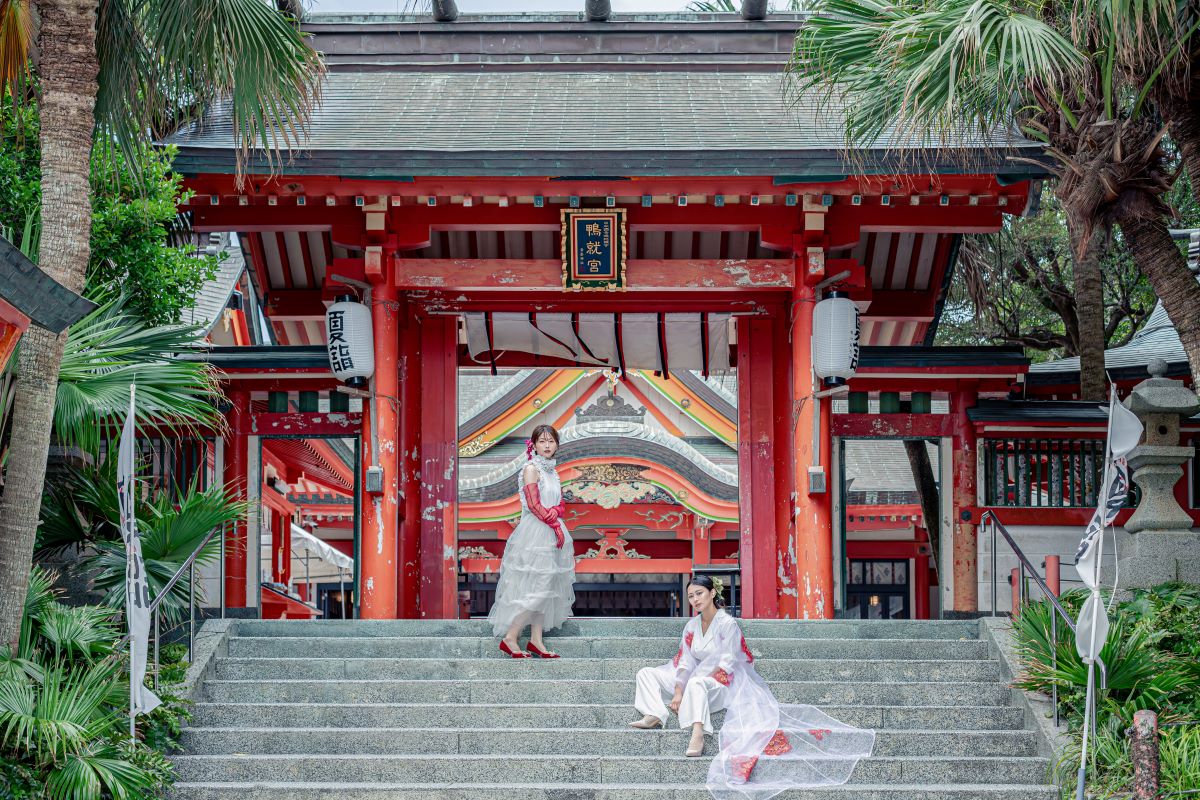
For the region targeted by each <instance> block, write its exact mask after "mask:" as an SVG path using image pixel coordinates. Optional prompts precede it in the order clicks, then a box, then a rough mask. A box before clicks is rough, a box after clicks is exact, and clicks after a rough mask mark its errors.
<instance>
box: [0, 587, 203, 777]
mask: <svg viewBox="0 0 1200 800" xmlns="http://www.w3.org/2000/svg"><path fill="white" fill-rule="evenodd" d="M52 583H53V581H52V578H51V576H49V575H47V574H46V573H44V572H43V571H41V570H40V569H38V568H36V567H35V568H34V571H33V573H32V575H31V576H30V582H29V590H28V592H27V594H26V601H25V611H24V615H23V619H22V625H21V635H20V641H19V645H18V648H17V652H16V653H15V654H8V653H2V654H0V777H3V778H4V783H3V788H2V790H0V800H3V798H14V799H15V798H20V799H21V800H26V798H28V799H29V800H102V798H114V800H120V799H121V798H129V799H130V800H134V799H135V798H145V797H160V796H162V795H163V793H164V792H165V791H166V789H167V788H169V785H170V781H171V768H170V765H169V764H168V763H167V761H166V760H165V758H164V757H163V755H162V754H161V753H159V752H157V751H155V750H153V749H151V748H150V747H148V746H147V743H146V742H137V743H131V742H130V741H129V740H128V732H127V727H126V725H127V719H128V717H127V713H128V712H127V706H126V703H127V702H128V697H129V688H128V686H129V684H128V677H127V676H126V675H125V672H124V667H123V664H122V662H121V660H120V659H119V658H117V657H115V656H114V655H113V654H112V646H113V642H114V641H115V640H116V638H117V636H118V634H119V631H118V630H117V628H116V627H115V626H114V625H113V622H112V620H113V618H114V617H115V616H116V615H115V614H114V612H113V611H112V610H111V609H105V608H93V607H87V606H85V607H78V608H72V607H67V606H64V605H62V604H61V603H59V602H58V600H57V598H56V597H55V595H54V593H53V591H52V589H51V585H52ZM175 655H178V653H175ZM166 699H167V703H166V704H165V706H164V707H163V709H162V710H161V713H159V712H158V711H156V714H157V715H158V718H159V721H154V720H153V719H152V720H151V721H150V722H149V723H147V722H143V723H142V724H143V726H144V727H145V728H147V730H152V731H153V732H154V742H155V743H156V744H157V745H160V746H167V745H169V744H171V743H172V742H173V741H174V740H173V738H172V736H171V733H170V732H171V731H172V730H174V731H176V732H177V730H178V719H181V718H186V707H185V706H183V705H182V704H180V703H177V702H174V701H175V700H176V699H177V698H174V696H173V695H169V694H168V695H167V698H166ZM163 721H167V722H163ZM164 730H166V733H163V731H164ZM175 735H177V733H176V734H175Z"/></svg>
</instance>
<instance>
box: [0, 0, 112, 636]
mask: <svg viewBox="0 0 1200 800" xmlns="http://www.w3.org/2000/svg"><path fill="white" fill-rule="evenodd" d="M97 2H98V0H42V2H40V3H38V12H39V15H40V22H41V26H40V29H39V32H38V51H39V54H40V57H39V63H38V81H39V86H40V89H41V97H40V99H39V101H38V110H39V111H40V114H41V133H40V136H39V138H40V143H41V148H42V164H41V167H42V216H41V223H42V231H41V242H40V246H39V250H38V262H39V266H40V267H41V268H42V269H43V270H44V271H45V272H46V273H48V274H49V275H51V276H52V277H53V278H54V279H55V280H57V281H58V282H59V283H62V284H63V285H65V286H67V287H68V288H70V289H74V290H75V291H80V290H82V288H83V282H84V277H85V275H86V272H87V264H88V256H89V255H90V251H91V248H90V242H89V238H90V236H91V227H92V207H91V193H90V185H89V181H88V177H89V165H90V159H91V152H92V131H93V129H94V127H95V107H96V88H97V83H96V81H97V74H98V73H99V66H98V64H97V60H96V8H97ZM65 343H66V333H63V334H62V335H60V336H55V335H53V334H51V333H48V332H47V331H44V330H42V329H41V328H37V327H35V326H31V327H30V328H29V330H28V331H27V332H26V334H25V336H24V337H23V338H22V340H21V357H20V360H19V362H18V380H17V386H16V401H15V403H14V405H13V415H12V431H13V434H12V437H11V444H10V449H9V454H8V465H7V470H6V475H5V485H4V497H3V499H2V500H0V642H2V643H6V644H8V645H9V646H10V647H11V646H12V645H14V644H15V643H16V640H17V637H18V635H19V631H20V623H21V612H22V608H23V606H24V603H25V587H26V584H27V582H28V578H29V568H30V565H31V564H32V562H33V545H34V537H35V535H36V534H37V526H38V512H39V510H40V509H41V504H42V482H43V480H44V478H45V476H46V455H47V452H48V451H49V448H50V429H51V425H52V423H53V419H54V396H55V391H56V389H57V386H58V369H59V364H60V362H61V361H62V354H63V346H64V345H65Z"/></svg>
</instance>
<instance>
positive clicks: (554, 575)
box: [488, 455, 575, 636]
mask: <svg viewBox="0 0 1200 800" xmlns="http://www.w3.org/2000/svg"><path fill="white" fill-rule="evenodd" d="M531 461H532V463H533V465H534V466H535V467H537V470H538V493H539V495H540V496H541V500H542V506H544V507H545V508H550V507H552V506H556V505H558V504H559V503H560V502H561V501H562V483H561V482H560V481H559V479H558V472H557V471H556V470H555V462H554V461H552V460H550V459H548V458H543V457H542V456H540V455H534V456H533V458H532V459H531ZM522 469H524V468H523V467H522ZM523 483H524V481H523V480H522V477H521V474H520V473H517V496H518V497H520V498H521V521H520V522H518V523H517V527H516V528H515V529H514V530H513V532H512V535H511V536H509V537H508V542H507V543H506V544H505V546H504V558H503V559H502V560H501V562H500V580H499V582H498V583H497V584H496V601H495V603H493V604H492V610H491V611H490V612H489V613H488V620H489V621H490V622H491V623H492V632H493V633H494V634H495V635H496V636H503V635H504V634H505V633H506V632H507V631H508V629H509V628H510V627H511V626H512V625H513V624H514V623H516V624H519V625H521V626H525V625H528V624H530V623H539V622H540V623H541V625H542V627H543V628H544V629H545V630H551V629H553V628H557V627H558V626H559V625H562V624H563V622H564V621H565V620H566V619H567V617H569V616H571V607H572V606H573V605H574V604H575V547H574V544H573V543H572V541H571V534H570V532H569V531H567V526H566V525H565V524H563V523H561V522H560V524H562V530H563V536H564V537H565V539H566V541H565V542H564V543H563V546H562V547H561V548H560V547H558V545H557V542H556V538H555V536H554V531H553V529H551V527H550V526H549V525H547V524H546V523H544V522H542V521H541V520H540V519H538V518H537V517H535V516H534V515H533V513H532V512H531V511H530V510H529V507H528V504H527V503H526V501H525V493H524V491H523V489H524V486H523ZM539 616H540V619H539Z"/></svg>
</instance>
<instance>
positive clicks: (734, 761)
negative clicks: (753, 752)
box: [729, 756, 758, 783]
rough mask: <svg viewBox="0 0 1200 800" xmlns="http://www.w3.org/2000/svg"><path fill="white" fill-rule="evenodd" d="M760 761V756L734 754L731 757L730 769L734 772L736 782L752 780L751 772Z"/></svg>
mask: <svg viewBox="0 0 1200 800" xmlns="http://www.w3.org/2000/svg"><path fill="white" fill-rule="evenodd" d="M757 763H758V756H734V757H733V758H731V759H729V769H730V772H732V773H733V777H734V778H735V781H734V782H735V783H745V782H746V781H748V780H750V773H751V772H753V771H754V765H755V764H757Z"/></svg>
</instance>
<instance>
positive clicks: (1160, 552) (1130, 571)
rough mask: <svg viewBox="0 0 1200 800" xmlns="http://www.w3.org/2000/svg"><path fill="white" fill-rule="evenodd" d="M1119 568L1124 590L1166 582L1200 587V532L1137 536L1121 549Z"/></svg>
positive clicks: (1157, 533)
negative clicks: (1185, 583) (1179, 582)
mask: <svg viewBox="0 0 1200 800" xmlns="http://www.w3.org/2000/svg"><path fill="white" fill-rule="evenodd" d="M1118 564H1119V565H1120V569H1121V586H1122V587H1124V588H1129V589H1134V588H1146V587H1149V586H1157V585H1158V584H1160V583H1165V582H1166V581H1186V582H1188V583H1200V531H1182V530H1181V531H1148V532H1145V533H1138V534H1134V535H1132V536H1130V537H1129V538H1128V540H1127V543H1126V544H1124V545H1123V547H1122V548H1121V557H1120V559H1119V561H1118Z"/></svg>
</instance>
